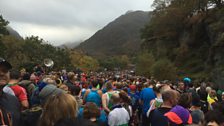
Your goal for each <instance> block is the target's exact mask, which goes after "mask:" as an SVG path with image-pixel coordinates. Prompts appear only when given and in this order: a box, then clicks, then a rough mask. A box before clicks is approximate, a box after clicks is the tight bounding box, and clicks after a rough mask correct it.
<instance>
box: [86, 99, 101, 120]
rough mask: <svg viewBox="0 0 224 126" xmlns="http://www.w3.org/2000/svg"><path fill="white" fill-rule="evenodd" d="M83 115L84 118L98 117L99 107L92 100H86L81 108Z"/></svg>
mask: <svg viewBox="0 0 224 126" xmlns="http://www.w3.org/2000/svg"><path fill="white" fill-rule="evenodd" d="M83 117H84V118H85V119H91V118H98V117H100V109H99V108H98V107H97V105H96V104H95V103H93V102H88V103H86V105H85V106H84V109H83Z"/></svg>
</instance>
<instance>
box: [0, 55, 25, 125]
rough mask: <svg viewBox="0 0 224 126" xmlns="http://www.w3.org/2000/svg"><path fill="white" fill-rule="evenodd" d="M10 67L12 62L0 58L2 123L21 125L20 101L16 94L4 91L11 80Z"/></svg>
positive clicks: (0, 123) (0, 122)
mask: <svg viewBox="0 0 224 126" xmlns="http://www.w3.org/2000/svg"><path fill="white" fill-rule="evenodd" d="M10 69H12V66H11V64H10V63H9V62H7V61H6V60H5V59H3V58H0V113H1V114H2V116H1V119H0V125H8V126H20V124H21V121H20V118H21V113H20V103H19V101H18V99H17V98H16V97H15V96H13V95H10V94H7V93H4V92H3V87H4V86H5V85H6V84H7V83H8V81H9V70H10Z"/></svg>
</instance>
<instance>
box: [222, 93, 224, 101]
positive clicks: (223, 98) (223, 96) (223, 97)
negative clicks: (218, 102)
mask: <svg viewBox="0 0 224 126" xmlns="http://www.w3.org/2000/svg"><path fill="white" fill-rule="evenodd" d="M222 101H224V92H222Z"/></svg>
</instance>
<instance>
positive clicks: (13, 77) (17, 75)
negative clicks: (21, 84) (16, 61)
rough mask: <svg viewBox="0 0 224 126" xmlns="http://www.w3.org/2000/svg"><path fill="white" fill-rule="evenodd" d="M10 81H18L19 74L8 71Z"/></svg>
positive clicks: (16, 71)
mask: <svg viewBox="0 0 224 126" xmlns="http://www.w3.org/2000/svg"><path fill="white" fill-rule="evenodd" d="M9 77H10V80H19V79H20V72H19V71H18V70H14V69H12V70H10V72H9Z"/></svg>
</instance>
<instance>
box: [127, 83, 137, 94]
mask: <svg viewBox="0 0 224 126" xmlns="http://www.w3.org/2000/svg"><path fill="white" fill-rule="evenodd" d="M129 88H130V90H131V92H135V91H136V89H137V86H136V85H134V84H132V85H130V86H129Z"/></svg>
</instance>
